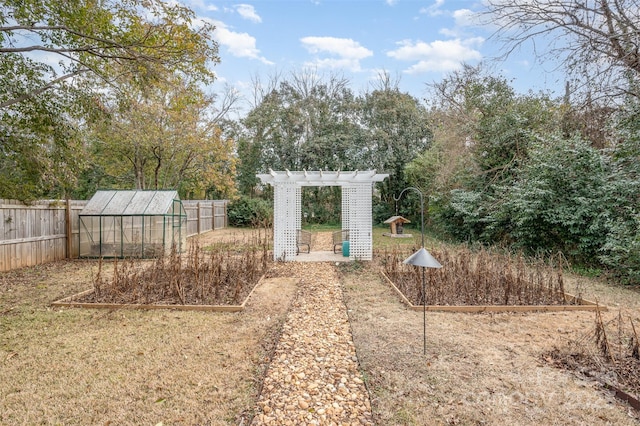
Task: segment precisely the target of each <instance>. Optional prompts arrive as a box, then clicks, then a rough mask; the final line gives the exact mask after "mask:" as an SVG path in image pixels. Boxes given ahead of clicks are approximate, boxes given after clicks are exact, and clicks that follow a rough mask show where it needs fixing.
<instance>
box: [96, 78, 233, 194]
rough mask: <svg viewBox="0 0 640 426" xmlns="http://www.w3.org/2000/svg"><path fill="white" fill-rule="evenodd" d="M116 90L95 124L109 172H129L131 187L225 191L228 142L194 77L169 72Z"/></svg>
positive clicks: (229, 190)
mask: <svg viewBox="0 0 640 426" xmlns="http://www.w3.org/2000/svg"><path fill="white" fill-rule="evenodd" d="M135 87H136V86H131V87H130V89H129V90H127V91H125V90H121V91H118V92H116V97H115V99H114V103H113V104H112V105H110V106H109V111H108V114H107V115H106V116H105V118H104V120H103V121H100V122H97V123H95V128H96V129H97V132H96V139H97V142H96V148H97V149H98V150H99V151H100V155H99V156H98V157H97V158H99V161H100V162H101V164H102V167H103V168H104V169H105V170H106V171H107V172H108V173H109V174H111V175H113V176H123V175H124V176H130V177H131V178H132V180H131V181H130V182H129V185H130V186H134V187H135V188H137V189H147V188H153V189H167V188H172V189H179V190H180V191H181V193H182V195H183V196H185V195H188V194H191V195H193V194H197V195H198V196H199V197H203V196H204V195H205V193H206V192H207V191H214V192H216V193H220V194H226V195H227V196H229V195H231V193H232V189H233V179H232V176H233V175H234V174H235V159H234V157H233V151H234V147H233V141H232V140H230V139H225V138H223V137H222V133H221V130H220V128H219V127H218V126H217V125H216V122H215V120H213V119H212V117H213V116H214V114H215V112H214V111H213V109H212V101H213V100H212V99H211V98H210V97H207V96H205V95H204V93H203V92H202V90H201V89H200V88H199V87H198V85H197V84H195V82H189V81H186V80H185V79H183V78H179V76H177V75H175V74H174V75H173V76H172V77H170V78H169V79H168V81H167V82H157V83H156V84H154V85H151V86H147V87H146V88H144V89H141V90H138V91H136V90H135Z"/></svg>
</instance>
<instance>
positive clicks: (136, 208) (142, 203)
mask: <svg viewBox="0 0 640 426" xmlns="http://www.w3.org/2000/svg"><path fill="white" fill-rule="evenodd" d="M179 199H180V197H179V196H178V192H177V191H97V192H96V193H95V194H94V195H93V197H91V200H89V202H88V203H87V205H86V206H85V207H84V209H82V211H81V212H80V215H81V216H82V215H87V216H90V215H105V216H109V215H125V216H126V215H148V216H153V215H164V214H167V213H171V212H172V211H173V201H174V200H179Z"/></svg>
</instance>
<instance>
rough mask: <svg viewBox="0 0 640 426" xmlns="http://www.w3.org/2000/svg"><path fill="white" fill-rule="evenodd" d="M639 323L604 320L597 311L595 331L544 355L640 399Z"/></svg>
mask: <svg viewBox="0 0 640 426" xmlns="http://www.w3.org/2000/svg"><path fill="white" fill-rule="evenodd" d="M636 322H637V319H636V321H634V320H633V318H632V317H630V316H629V317H627V318H625V317H623V316H622V313H621V311H619V312H618V315H617V316H616V317H615V318H612V319H610V320H609V321H606V322H605V321H604V319H603V315H602V312H600V311H596V313H595V320H594V326H593V328H592V330H589V332H587V333H584V334H583V335H582V336H578V337H577V338H576V339H574V340H573V341H571V342H570V344H567V345H564V346H561V347H556V348H554V349H553V350H552V351H550V352H548V353H547V354H545V355H544V358H545V359H546V360H548V361H549V362H551V363H553V364H555V365H557V366H559V367H562V368H566V369H569V370H574V371H579V372H581V373H583V374H587V375H589V376H593V377H596V378H598V379H599V380H602V381H603V382H605V383H607V384H610V385H614V386H616V387H617V388H618V389H621V390H623V391H625V392H628V393H630V394H632V395H636V398H637V397H638V396H640V344H639V343H638V330H637V329H636Z"/></svg>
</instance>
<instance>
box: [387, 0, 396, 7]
mask: <svg viewBox="0 0 640 426" xmlns="http://www.w3.org/2000/svg"><path fill="white" fill-rule="evenodd" d="M385 3H387V4H388V5H389V6H395V5H396V4H397V3H398V0H385Z"/></svg>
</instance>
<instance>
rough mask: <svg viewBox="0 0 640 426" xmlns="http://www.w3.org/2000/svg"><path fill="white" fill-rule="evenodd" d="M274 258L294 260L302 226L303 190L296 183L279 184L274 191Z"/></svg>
mask: <svg viewBox="0 0 640 426" xmlns="http://www.w3.org/2000/svg"><path fill="white" fill-rule="evenodd" d="M273 198H274V203H273V258H274V260H281V261H288V260H293V258H294V257H295V256H296V253H297V244H296V233H297V231H298V229H300V228H301V226H302V215H301V212H302V188H301V187H300V186H298V185H296V184H295V182H279V183H278V184H277V185H275V186H274V189H273Z"/></svg>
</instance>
